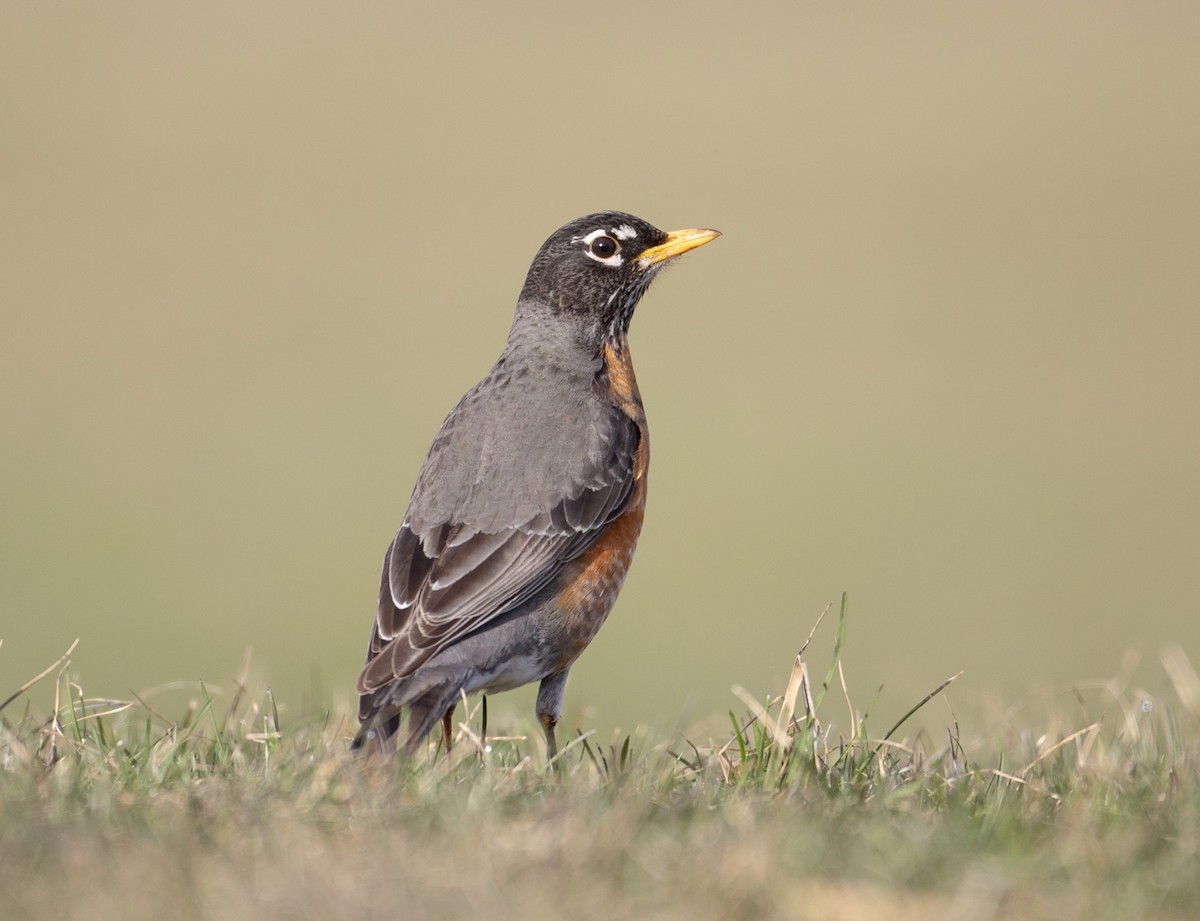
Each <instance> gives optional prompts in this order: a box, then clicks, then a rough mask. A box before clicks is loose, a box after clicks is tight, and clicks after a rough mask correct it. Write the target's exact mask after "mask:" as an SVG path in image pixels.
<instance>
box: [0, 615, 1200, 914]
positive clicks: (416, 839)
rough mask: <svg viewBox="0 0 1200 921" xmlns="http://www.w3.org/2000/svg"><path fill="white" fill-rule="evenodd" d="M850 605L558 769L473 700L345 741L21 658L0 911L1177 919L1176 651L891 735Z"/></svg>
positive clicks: (1196, 843)
mask: <svg viewBox="0 0 1200 921" xmlns="http://www.w3.org/2000/svg"><path fill="white" fill-rule="evenodd" d="M845 627H846V621H845V609H844V606H843V609H842V616H841V617H840V618H839V621H838V626H837V630H838V638H839V641H838V643H837V645H836V649H835V652H834V655H833V661H832V662H831V663H829V664H828V665H827V666H826V668H825V669H823V670H822V672H823V674H822V678H821V679H820V680H814V679H813V678H812V677H811V676H810V674H809V667H808V662H807V660H806V659H805V657H804V652H803V651H802V653H801V654H800V655H799V656H797V658H796V662H795V665H794V667H793V670H792V674H791V680H790V681H789V682H788V685H787V687H786V688H785V689H784V691H783V693H782V694H781V695H779V696H778V697H777V698H772V699H768V700H759V699H756V698H754V697H753V696H751V695H749V694H746V693H745V692H738V696H739V697H740V698H741V703H740V706H739V708H738V712H734V713H731V714H730V720H731V725H730V729H729V731H728V734H727V735H726V736H724V737H722V738H720V739H716V740H711V741H705V742H703V743H701V742H699V741H696V740H690V739H687V738H684V737H678V738H674V739H670V740H651V739H646V738H643V737H641V736H639V735H637V734H635V735H634V736H633V737H626V738H617V739H614V740H613V741H612V742H611V743H606V744H600V743H598V742H597V740H595V739H593V738H585V737H577V738H576V739H574V740H573V741H572V742H571V744H570V745H569V746H564V750H563V752H562V754H561V756H560V761H561V764H560V770H559V771H554V770H552V769H548V768H547V766H546V764H545V762H544V757H545V756H544V750H543V747H542V743H541V740H540V733H538V732H535V731H533V730H532V728H531V727H520V726H518V727H501V729H502V730H503V735H499V734H497V735H494V736H490V737H489V738H488V739H487V741H486V742H484V741H483V740H482V739H481V737H480V731H481V727H482V722H483V710H482V708H481V706H480V702H479V701H478V700H472V701H471V702H470V704H469V707H468V708H467V712H468V716H467V718H465V719H464V720H463V721H462V722H461V723H460V724H459V731H458V737H457V742H456V745H455V747H454V750H453V751H452V752H451V754H450V756H449V757H446V756H444V755H443V754H442V753H441V752H440V751H438V749H437V747H436V745H435V744H434V743H432V742H431V745H430V748H429V750H428V752H427V753H426V754H424V755H422V756H421V757H418V758H416V759H414V760H413V761H411V762H407V763H405V762H400V761H395V762H385V761H382V760H374V761H369V762H363V761H361V760H359V759H357V758H355V757H353V756H352V755H351V754H350V753H349V752H348V750H347V742H348V739H349V737H350V735H351V734H352V728H353V727H352V725H351V724H350V722H349V721H348V718H347V717H345V716H342V715H330V714H313V715H310V716H309V717H308V718H306V719H301V720H299V721H298V722H296V723H295V724H294V725H291V724H288V723H286V722H281V720H280V717H279V713H278V711H277V709H276V707H275V705H274V702H273V700H272V699H271V697H270V695H269V694H252V693H250V692H249V691H248V690H247V689H246V688H245V687H244V685H243V684H242V683H235V685H234V687H233V688H232V689H231V693H228V694H224V695H216V694H214V693H210V689H209V688H207V687H206V686H204V685H199V686H197V687H196V688H195V689H194V692H195V693H194V700H193V702H192V703H191V704H190V705H189V706H188V707H187V709H186V712H185V713H184V714H183V715H182V716H180V717H178V718H175V719H172V718H168V717H167V716H165V715H163V714H161V713H159V712H157V710H156V709H155V708H154V707H153V706H152V705H151V704H150V703H149V702H145V701H140V700H128V701H113V700H97V699H89V698H87V697H85V696H84V695H83V693H82V691H81V690H80V689H79V688H77V687H76V686H75V685H73V684H72V683H71V681H70V680H69V669H68V664H67V661H66V659H65V658H64V660H62V661H60V662H59V663H56V664H55V666H53V667H52V668H50V669H48V670H47V672H46V673H45V674H44V675H43V676H42V678H43V679H44V680H48V681H56V684H55V687H56V688H57V697H58V700H57V703H56V705H55V706H54V708H53V712H51V713H49V714H46V715H39V714H37V713H35V712H33V710H32V709H31V707H30V706H29V705H28V704H23V702H22V697H23V696H25V691H26V690H27V689H28V687H29V686H30V685H32V683H33V682H32V681H31V682H29V683H27V684H26V685H24V686H22V687H20V688H18V689H13V690H14V693H13V694H12V695H11V696H10V697H9V699H8V700H7V701H6V702H2V705H0V918H2V919H4V921H20V919H39V921H40V919H47V918H61V919H85V918H86V919H89V921H95V919H98V921H107V919H117V918H120V919H129V921H136V919H142V918H146V919H150V918H154V919H161V918H164V917H170V918H173V919H185V921H186V919H205V921H207V919H222V921H239V919H243V918H244V919H251V918H253V919H274V918H280V919H283V918H287V919H289V921H293V919H306V918H313V919H341V918H346V919H352V918H353V919H373V918H379V919H384V918H389V919H391V918H405V919H426V918H429V919H433V918H448V917H482V918H489V919H490V918H501V919H504V918H530V919H541V918H583V919H586V918H605V919H610V918H614V917H616V918H620V917H639V918H656V919H657V918H662V919H666V918H680V919H684V918H686V919H689V921H690V919H709V918H712V919H717V918H721V919H727V918H742V917H745V918H822V919H831V918H832V919H851V918H875V917H887V918H889V919H896V918H898V919H909V918H913V919H916V918H923V919H924V918H947V919H951V918H953V919H963V918H967V919H976V918H978V919H985V918H989V919H990V918H997V919H998V918H1005V919H1025V918H1054V919H1075V918H1079V919H1085V918H1086V919H1106V918H1113V919H1116V918H1121V919H1126V918H1163V919H1192V918H1196V917H1200V783H1198V780H1200V776H1198V775H1200V679H1198V678H1197V676H1196V673H1195V672H1194V671H1193V670H1192V668H1191V666H1190V664H1189V663H1188V662H1187V659H1186V657H1184V656H1183V654H1182V653H1181V652H1178V651H1177V652H1175V653H1170V654H1168V655H1167V656H1166V657H1165V658H1164V665H1165V666H1166V672H1167V675H1168V677H1169V684H1170V687H1171V688H1172V692H1171V695H1170V696H1171V697H1172V699H1171V700H1158V701H1155V702H1154V705H1153V706H1152V707H1150V706H1147V703H1146V698H1145V697H1143V696H1139V695H1134V694H1123V695H1119V696H1117V697H1113V698H1111V699H1110V705H1109V707H1108V709H1107V711H1106V712H1103V713H1096V714H1092V713H1089V712H1088V711H1087V708H1086V707H1082V706H1081V710H1080V712H1079V714H1078V715H1077V716H1075V717H1073V718H1072V719H1071V720H1065V719H1061V718H1057V719H1056V718H1053V717H1051V716H1049V715H1048V716H1047V717H1046V720H1047V722H1046V725H1043V726H1040V727H1032V728H1031V727H1020V726H1015V725H998V726H989V727H988V731H987V733H986V735H985V736H984V737H980V738H975V737H971V738H968V737H966V736H964V734H963V733H962V732H961V730H960V728H959V727H958V725H957V724H956V722H955V721H954V719H953V717H952V716H951V717H950V718H949V719H948V722H949V723H950V725H949V727H948V728H947V731H946V734H945V738H944V739H941V740H940V741H935V740H933V739H930V738H927V737H924V736H922V735H920V734H918V735H917V736H916V737H914V738H912V739H908V740H906V739H905V738H904V737H903V732H904V730H905V728H906V725H907V723H906V721H905V720H902V721H901V722H900V723H899V724H897V726H895V727H892V728H891V730H890V731H888V732H885V733H884V734H882V735H880V736H878V737H875V736H872V735H870V734H869V733H868V731H867V726H868V723H869V718H868V715H856V716H855V717H854V720H853V722H852V723H851V724H850V726H849V732H838V731H837V730H836V728H835V727H833V725H832V724H831V723H830V722H828V721H827V720H826V718H825V717H824V716H823V714H824V713H825V712H826V711H827V710H829V709H831V701H830V698H831V696H832V697H833V698H834V699H836V697H837V696H838V695H839V692H841V696H842V697H843V698H846V696H847V695H845V694H844V682H843V681H841V675H842V670H843V663H842V661H841V655H840V650H841V647H842V644H841V638H842V637H843V636H844V631H845ZM814 629H815V628H814ZM805 648H807V643H806V644H805ZM0 652H2V649H0ZM947 683H948V682H947ZM944 686H945V685H944V684H943V685H942V686H941V687H939V688H938V689H937V691H935V692H934V693H932V694H931V695H930V696H929V697H928V698H926V700H925V701H922V702H920V703H919V704H918V705H917V706H915V707H914V708H913V711H916V710H918V709H920V707H921V706H922V705H923V704H925V703H927V702H928V701H929V700H932V699H935V698H936V696H937V693H938V692H940V691H941V690H942V688H944ZM0 693H4V691H0ZM226 700H227V702H223V703H218V701H226ZM844 702H845V703H847V704H848V703H849V701H848V700H844ZM743 708H744V710H743ZM14 711H18V712H14ZM850 711H851V712H852V713H854V712H856V711H855V710H854V708H853V707H850ZM913 711H910V714H911V712H913ZM906 719H907V718H906ZM491 731H492V732H496V729H495V728H493V729H492V730H491ZM435 735H436V734H435Z"/></svg>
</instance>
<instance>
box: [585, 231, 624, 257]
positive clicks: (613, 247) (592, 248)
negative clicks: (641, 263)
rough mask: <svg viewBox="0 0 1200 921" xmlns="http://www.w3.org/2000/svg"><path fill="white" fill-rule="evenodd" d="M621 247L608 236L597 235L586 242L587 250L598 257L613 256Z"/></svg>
mask: <svg viewBox="0 0 1200 921" xmlns="http://www.w3.org/2000/svg"><path fill="white" fill-rule="evenodd" d="M620 249H621V246H620V244H619V243H617V241H616V240H614V239H613V238H612V237H609V236H599V237H596V239H594V240H592V241H591V243H589V244H588V251H589V252H590V253H591V254H592V255H593V256H596V257H597V258H599V259H608V258H610V257H612V256H615V255H616V254H617V253H618V252H619V251H620Z"/></svg>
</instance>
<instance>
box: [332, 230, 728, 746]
mask: <svg viewBox="0 0 1200 921" xmlns="http://www.w3.org/2000/svg"><path fill="white" fill-rule="evenodd" d="M718 236H720V233H719V231H716V230H709V229H705V228H692V229H687V230H675V231H670V232H664V231H662V230H659V229H658V228H657V227H655V226H653V225H652V224H650V223H648V222H647V221H645V220H642V219H641V218H638V217H635V216H633V215H631V214H627V213H624V212H621V211H604V212H598V213H595V214H589V215H586V216H584V217H581V218H578V219H576V220H573V221H571V222H570V223H568V224H565V225H564V226H562V227H561V228H559V229H558V230H557V231H555V232H554V233H553V234H551V235H550V237H549V238H548V239H547V240H546V241H545V243H543V244H542V246H541V248H540V249H538V251H537V254H536V255H535V256H534V258H533V262H532V264H531V265H530V267H529V272H528V274H527V275H526V278H525V283H524V285H523V286H522V288H521V291H520V295H519V297H518V298H517V305H516V311H515V315H514V317H513V323H512V327H511V329H510V331H509V334H508V338H507V341H506V342H505V345H504V349H503V351H502V352H501V354H500V357H499V359H497V361H496V363H495V365H494V366H493V367H492V369H491V370H490V371H489V372H488V373H487V374H486V375H485V376H484V377H483V379H482V380H480V381H479V383H477V384H476V385H475V386H474V387H472V388H471V389H470V390H469V391H468V392H467V393H466V394H465V395H464V396H463V397H462V399H461V400H459V402H458V404H457V405H456V406H455V407H454V409H452V410H451V411H450V414H449V415H448V416H447V417H446V419H445V421H444V422H443V423H442V427H441V429H440V430H439V431H438V433H437V435H436V437H435V438H434V439H433V443H432V445H431V446H430V448H429V451H428V454H427V455H426V457H425V460H424V462H423V464H422V465H421V468H420V472H419V474H418V475H417V481H416V485H415V487H414V488H413V492H412V496H411V498H410V500H409V505H408V510H407V512H406V514H405V516H404V521H403V523H402V524H401V525H400V528H399V530H398V531H397V532H396V535H395V537H394V538H393V539H392V542H391V544H390V545H389V546H388V549H387V552H386V554H385V555H384V560H383V569H382V578H381V583H380V589H379V603H378V608H377V610H376V614H375V620H374V624H373V625H372V629H371V637H370V642H369V645H368V649H367V658H366V663H365V665H364V666H363V668H362V671H361V673H360V674H359V676H358V681H357V684H356V690H357V693H358V695H359V710H358V716H359V721H360V724H361V728H360V729H359V731H358V734H357V736H356V737H355V743H354V744H355V747H358V748H362V747H370V748H376V749H380V750H383V751H385V752H395V751H396V750H397V738H396V737H397V735H398V733H399V730H400V725H401V718H402V716H403V715H404V712H405V711H406V710H407V712H408V715H407V720H408V722H407V737H406V740H405V743H404V747H403V750H404V751H405V752H406V753H407V754H409V755H411V754H413V753H415V752H416V751H417V750H419V748H420V746H421V745H422V743H423V741H424V740H425V738H426V737H427V736H428V735H429V733H430V731H431V730H432V729H433V728H434V726H435V725H436V724H437V722H438V721H439V720H441V722H442V730H443V734H444V739H445V749H446V750H447V751H449V748H450V744H451V720H452V717H453V713H454V708H455V705H456V704H457V703H458V701H459V700H460V699H462V698H463V696H464V695H465V694H470V693H472V692H476V691H482V692H484V693H485V694H486V693H497V692H500V691H505V690H511V689H513V688H516V687H520V686H522V685H525V684H529V683H531V682H534V681H537V682H540V683H539V686H538V693H537V702H536V714H537V719H538V722H539V723H540V724H541V727H542V730H543V732H544V734H545V740H546V753H547V758H548V760H550V761H553V760H554V759H555V758H556V756H557V754H558V745H557V742H556V738H555V727H556V726H557V724H558V721H559V717H560V714H561V712H562V705H563V698H564V693H565V689H566V683H567V675H568V672H569V671H570V669H571V666H572V665H573V664H574V662H575V661H576V659H577V658H578V657H579V655H580V654H581V653H582V652H583V650H584V648H585V647H586V646H587V645H588V644H589V643H590V642H591V641H592V639H593V638H594V637H595V635H596V632H597V631H598V630H599V629H600V627H601V625H602V624H603V623H604V621H605V620H606V618H607V617H608V615H609V613H610V611H611V610H612V608H613V604H614V602H615V601H616V598H617V593H618V592H619V591H620V589H621V586H622V584H623V583H624V580H625V575H626V573H627V571H628V569H629V565H630V562H631V560H632V558H633V553H634V549H635V548H636V545H637V541H638V536H639V534H640V533H641V529H642V521H643V517H644V514H645V506H646V485H647V473H648V469H649V463H650V436H649V429H648V428H647V423H646V413H645V410H644V408H643V405H642V397H641V393H640V391H639V389H638V383H637V378H636V377H635V375H634V370H633V363H632V359H631V358H630V352H629V340H628V337H629V326H630V321H631V320H632V318H633V313H634V310H635V308H636V307H637V305H638V302H639V301H640V300H641V298H642V295H643V294H645V293H646V289H647V288H648V287H649V285H650V283H651V282H652V281H653V280H654V278H655V276H656V275H657V274H658V273H659V271H660V270H661V269H662V268H663V267H664V266H665V265H667V264H668V263H670V262H671V261H672V260H674V259H676V258H677V257H679V256H681V255H682V254H683V253H686V252H688V251H689V250H692V249H695V248H696V247H698V246H702V245H704V244H706V243H709V242H710V241H712V240H714V239H716V238H717V237H718ZM368 743H373V744H371V745H369V746H368Z"/></svg>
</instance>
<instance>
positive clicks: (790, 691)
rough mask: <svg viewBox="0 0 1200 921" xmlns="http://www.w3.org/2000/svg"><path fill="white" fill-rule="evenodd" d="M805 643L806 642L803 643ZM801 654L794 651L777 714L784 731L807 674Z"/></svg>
mask: <svg viewBox="0 0 1200 921" xmlns="http://www.w3.org/2000/svg"><path fill="white" fill-rule="evenodd" d="M826 610H828V608H826ZM805 645H806V646H807V645H808V644H807V643H805ZM803 655H804V653H803V650H801V651H800V652H798V653H796V661H795V662H793V663H792V673H791V675H789V676H788V683H787V690H786V691H785V692H784V694H783V709H782V711H781V712H780V714H779V722H780V723H781V724H782V725H783V728H784V730H785V731H786V730H789V729H791V726H792V717H794V716H795V715H796V699H797V698H798V697H799V696H800V688H801V687H803V686H804V684H805V681H804V679H805V676H806V675H807V674H808V669H807V668H806V667H805V665H804V658H803Z"/></svg>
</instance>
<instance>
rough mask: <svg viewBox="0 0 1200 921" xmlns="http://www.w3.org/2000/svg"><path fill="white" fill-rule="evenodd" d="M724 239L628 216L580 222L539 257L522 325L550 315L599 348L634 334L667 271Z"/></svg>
mask: <svg viewBox="0 0 1200 921" xmlns="http://www.w3.org/2000/svg"><path fill="white" fill-rule="evenodd" d="M717 236H719V234H718V232H717V231H715V230H700V229H696V230H676V231H672V232H670V233H667V232H664V231H662V230H659V229H658V228H657V227H655V226H654V225H653V224H648V223H647V222H646V221H643V220H642V219H641V218H638V217H634V216H633V215H632V214H625V213H624V212H622V211H602V212H599V213H597V214H589V215H587V216H586V217H581V218H578V219H576V220H574V221H571V223H569V224H566V225H565V226H563V227H560V228H559V229H558V230H556V231H555V232H554V233H553V234H551V235H550V238H549V239H548V240H547V241H546V242H545V243H543V244H542V248H541V249H539V250H538V252H537V255H536V256H534V257H533V264H532V265H531V266H530V267H529V274H528V275H527V276H526V278H525V286H524V287H523V288H522V289H521V298H520V300H519V301H518V305H517V316H518V319H521V318H522V317H528V316H537V315H542V316H544V315H545V314H546V313H549V314H551V315H554V316H556V317H559V318H561V319H562V320H568V321H569V325H570V326H571V327H572V328H573V329H574V330H575V332H576V335H577V337H578V338H579V339H580V340H581V341H582V342H583V343H585V344H587V345H589V346H592V347H594V348H596V349H599V347H600V344H601V343H602V342H604V341H605V340H619V339H622V338H624V336H625V335H626V334H627V333H628V331H629V321H630V320H631V319H632V317H633V311H634V308H635V307H637V303H638V301H639V300H640V299H641V297H642V295H643V294H644V293H645V291H646V288H647V287H648V286H649V285H650V282H651V281H652V280H653V279H654V276H655V275H657V274H658V271H659V269H661V268H662V267H663V266H664V265H666V264H667V262H669V261H670V260H671V259H673V258H674V257H676V256H679V255H682V254H683V253H686V252H687V251H688V250H690V249H695V248H696V247H697V246H701V245H703V244H705V243H707V242H709V241H710V240H713V239H715V238H716V237H717ZM559 322H561V320H560V321H559Z"/></svg>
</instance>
